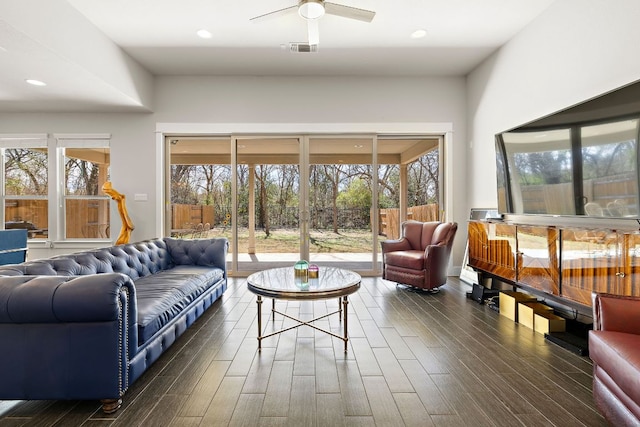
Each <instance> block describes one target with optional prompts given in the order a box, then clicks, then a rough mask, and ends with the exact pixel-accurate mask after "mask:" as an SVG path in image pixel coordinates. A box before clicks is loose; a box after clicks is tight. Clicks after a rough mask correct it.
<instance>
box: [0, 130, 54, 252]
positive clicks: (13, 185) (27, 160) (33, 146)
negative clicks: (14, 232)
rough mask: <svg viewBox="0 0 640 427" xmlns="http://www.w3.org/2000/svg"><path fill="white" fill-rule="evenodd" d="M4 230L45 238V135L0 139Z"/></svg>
mask: <svg viewBox="0 0 640 427" xmlns="http://www.w3.org/2000/svg"><path fill="white" fill-rule="evenodd" d="M0 154H1V155H2V174H0V175H1V177H2V187H3V189H4V191H3V192H2V205H3V207H4V209H3V222H4V228H6V229H14V228H21V229H27V230H28V237H29V238H30V239H41V238H47V236H48V209H49V206H48V198H47V197H48V182H49V178H48V170H49V168H48V157H49V156H48V148H47V137H46V135H21V136H12V135H4V136H0Z"/></svg>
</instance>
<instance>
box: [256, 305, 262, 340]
mask: <svg viewBox="0 0 640 427" xmlns="http://www.w3.org/2000/svg"><path fill="white" fill-rule="evenodd" d="M256 303H257V304H258V351H261V350H262V297H261V296H260V295H258V298H257V299H256Z"/></svg>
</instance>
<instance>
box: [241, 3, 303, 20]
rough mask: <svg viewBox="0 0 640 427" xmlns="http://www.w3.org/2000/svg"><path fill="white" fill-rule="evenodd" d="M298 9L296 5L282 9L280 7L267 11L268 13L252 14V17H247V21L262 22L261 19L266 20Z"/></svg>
mask: <svg viewBox="0 0 640 427" xmlns="http://www.w3.org/2000/svg"><path fill="white" fill-rule="evenodd" d="M297 11H298V6H297V5H296V6H290V7H285V8H284V9H280V10H275V11H273V12H269V13H265V14H264V15H258V16H254V17H253V18H251V19H249V21H252V22H262V21H266V20H269V19H272V18H278V17H280V16H284V15H288V14H290V13H292V12H297Z"/></svg>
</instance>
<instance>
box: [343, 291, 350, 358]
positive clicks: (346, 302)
mask: <svg viewBox="0 0 640 427" xmlns="http://www.w3.org/2000/svg"><path fill="white" fill-rule="evenodd" d="M348 304H349V301H348V300H347V296H346V295H345V296H343V297H342V305H343V306H344V310H342V313H343V317H344V352H345V353H346V352H347V341H349V336H348V335H347V305H348Z"/></svg>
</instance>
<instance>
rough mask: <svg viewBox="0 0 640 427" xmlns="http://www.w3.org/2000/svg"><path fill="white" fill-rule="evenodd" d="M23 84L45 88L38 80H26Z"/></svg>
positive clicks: (43, 83)
mask: <svg viewBox="0 0 640 427" xmlns="http://www.w3.org/2000/svg"><path fill="white" fill-rule="evenodd" d="M25 82H27V83H29V84H30V85H34V86H46V85H47V84H46V83H45V82H43V81H40V80H35V79H26V80H25Z"/></svg>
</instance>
